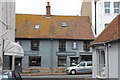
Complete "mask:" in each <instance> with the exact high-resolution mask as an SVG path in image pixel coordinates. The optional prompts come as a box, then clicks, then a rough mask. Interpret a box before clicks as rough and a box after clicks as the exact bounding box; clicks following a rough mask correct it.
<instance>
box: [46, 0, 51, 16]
mask: <svg viewBox="0 0 120 80" xmlns="http://www.w3.org/2000/svg"><path fill="white" fill-rule="evenodd" d="M50 7H51V6H50V3H49V2H47V6H46V16H47V17H50V16H51V14H50Z"/></svg>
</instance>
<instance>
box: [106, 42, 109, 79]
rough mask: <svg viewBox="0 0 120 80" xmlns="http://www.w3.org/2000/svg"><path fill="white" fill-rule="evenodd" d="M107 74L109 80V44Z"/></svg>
mask: <svg viewBox="0 0 120 80" xmlns="http://www.w3.org/2000/svg"><path fill="white" fill-rule="evenodd" d="M106 47H107V63H108V64H107V68H108V69H107V75H108V80H109V50H108V44H107V46H106Z"/></svg>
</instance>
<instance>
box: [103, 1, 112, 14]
mask: <svg viewBox="0 0 120 80" xmlns="http://www.w3.org/2000/svg"><path fill="white" fill-rule="evenodd" d="M107 4H109V5H107ZM110 6H111V4H110V2H104V12H105V14H110Z"/></svg>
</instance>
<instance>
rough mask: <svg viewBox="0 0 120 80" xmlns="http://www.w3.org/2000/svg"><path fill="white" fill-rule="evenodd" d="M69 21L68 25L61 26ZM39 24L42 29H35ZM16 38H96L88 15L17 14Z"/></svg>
mask: <svg viewBox="0 0 120 80" xmlns="http://www.w3.org/2000/svg"><path fill="white" fill-rule="evenodd" d="M61 22H67V27H61ZM35 25H39V26H40V29H35ZM16 38H55V39H92V40H93V39H94V36H93V33H92V29H91V23H90V20H89V17H87V16H55V15H54V16H51V18H46V16H45V15H33V14H16Z"/></svg>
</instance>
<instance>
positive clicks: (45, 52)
mask: <svg viewBox="0 0 120 80" xmlns="http://www.w3.org/2000/svg"><path fill="white" fill-rule="evenodd" d="M46 8H47V9H46V10H47V11H46V12H47V13H46V15H33V14H31V15H30V14H16V41H17V42H19V43H20V44H21V46H22V47H23V49H24V52H25V56H24V57H23V58H22V59H21V60H20V63H21V64H22V65H21V68H22V69H23V70H25V69H31V68H65V67H68V66H73V65H76V64H77V63H79V62H80V61H82V60H84V61H91V60H92V51H91V50H92V49H91V48H90V43H91V42H92V41H93V39H94V36H93V33H92V30H91V23H90V20H89V18H88V17H86V16H84V17H82V16H58V15H51V14H50V10H49V9H50V6H49V3H48V5H47V7H46ZM16 59H17V58H16Z"/></svg>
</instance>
